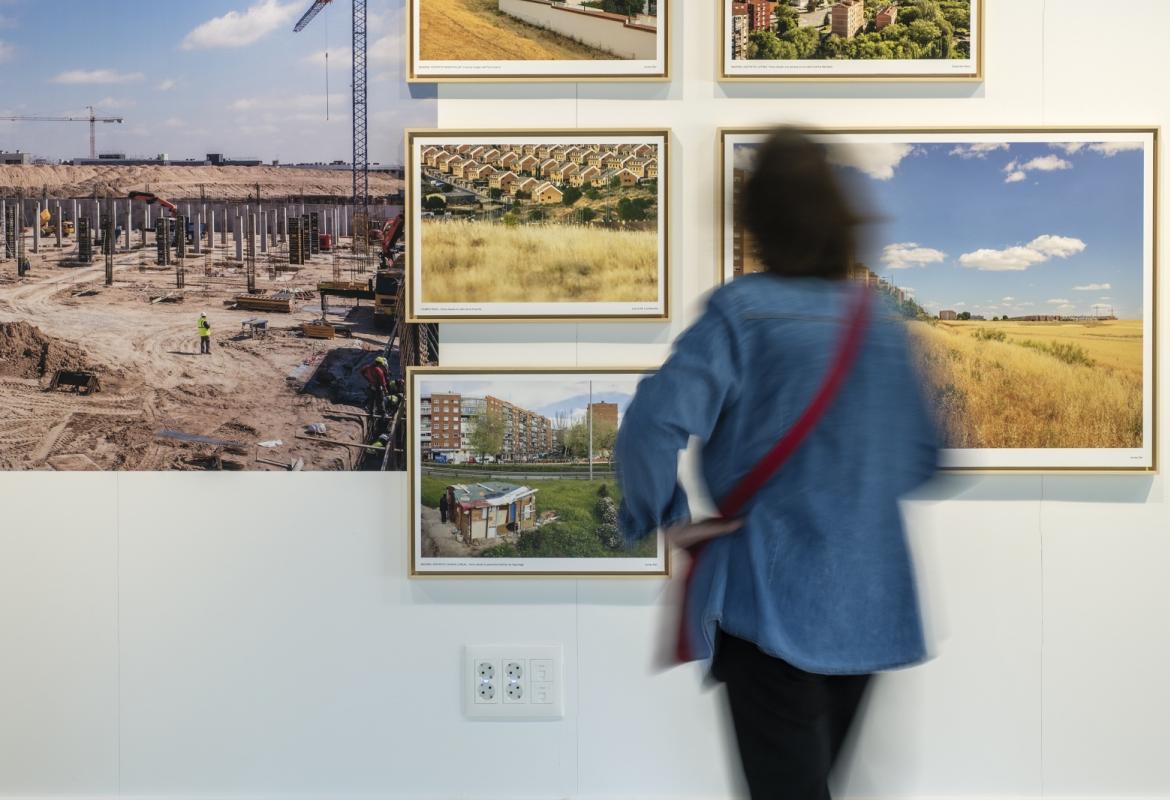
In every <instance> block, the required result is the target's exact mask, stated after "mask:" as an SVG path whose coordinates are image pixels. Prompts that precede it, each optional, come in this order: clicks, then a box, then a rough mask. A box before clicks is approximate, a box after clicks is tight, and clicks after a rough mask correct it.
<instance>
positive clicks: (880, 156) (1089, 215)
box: [749, 142, 1143, 319]
mask: <svg viewBox="0 0 1170 800" xmlns="http://www.w3.org/2000/svg"><path fill="white" fill-rule="evenodd" d="M749 147H750V146H749ZM1137 147H1138V143H1136V142H1134V143H1132V144H1131V143H1120V144H1118V143H1109V144H1093V143H1052V144H1049V143H1023V144H1021V143H1011V144H1007V143H980V144H974V145H973V144H970V143H966V144H953V143H952V144H914V145H909V144H899V143H881V144H862V145H855V146H851V147H849V148H847V149H845V148H842V149H834V150H833V151H832V152H833V155H832V159H833V160H834V162H835V163H836V164H837V165H838V166H840V167H841V168H842V169H843V174H844V176H845V177H846V179H847V180H848V181H850V182H851V183H852V184H854V185H859V186H860V188H862V189H863V190H864V191H865V192H866V193H867V194H868V197H869V202H870V203H872V205H873V209H871V210H872V211H873V212H875V213H876V214H878V215H880V216H882V217H883V218H884V220H883V221H882V222H881V223H879V224H877V225H874V226H873V230H871V231H869V234H870V235H869V236H868V239H867V242H866V247H865V250H864V252H863V253H862V256H861V257H862V260H863V261H864V262H865V263H867V264H868V265H869V266H870V267H871V268H874V269H875V270H876V271H878V272H881V273H882V274H884V275H885V276H886V277H888V278H889V280H891V281H892V282H893V283H895V284H897V285H899V286H902V287H904V288H907V289H912V290H913V293H914V295H915V296H916V297H917V299H918V300H919V302H920V303H922V304H923V305H925V306H927V308H928V309H929V310H931V311H934V312H937V311H938V310H939V309H942V308H949V309H954V310H956V311H970V312H972V313H974V314H982V315H984V316H986V317H988V318H991V317H993V316H1002V315H1004V314H1008V315H1009V316H1025V315H1028V314H1040V313H1060V314H1089V313H1091V311H1092V306H1093V305H1094V304H1096V303H1101V304H1105V305H1111V306H1113V307H1114V309H1115V311H1116V313H1117V315H1118V316H1119V317H1122V318H1127V319H1140V318H1141V317H1142V237H1143V212H1142V204H1143V153H1142V152H1141V151H1140V149H1136V148H1137Z"/></svg>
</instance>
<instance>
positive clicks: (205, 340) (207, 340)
mask: <svg viewBox="0 0 1170 800" xmlns="http://www.w3.org/2000/svg"><path fill="white" fill-rule="evenodd" d="M199 352H200V354H203V353H210V352H211V337H210V336H200V337H199Z"/></svg>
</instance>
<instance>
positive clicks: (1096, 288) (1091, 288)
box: [1073, 283, 1113, 292]
mask: <svg viewBox="0 0 1170 800" xmlns="http://www.w3.org/2000/svg"><path fill="white" fill-rule="evenodd" d="M1112 288H1113V285H1112V284H1108V283H1086V284H1085V285H1084V286H1074V287H1073V291H1074V292H1103V291H1105V290H1107V289H1112Z"/></svg>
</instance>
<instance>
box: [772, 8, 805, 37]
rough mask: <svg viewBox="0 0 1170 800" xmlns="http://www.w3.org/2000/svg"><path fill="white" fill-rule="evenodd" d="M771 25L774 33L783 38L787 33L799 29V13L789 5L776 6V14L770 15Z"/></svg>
mask: <svg viewBox="0 0 1170 800" xmlns="http://www.w3.org/2000/svg"><path fill="white" fill-rule="evenodd" d="M772 25H773V27H774V28H775V30H776V33H778V34H780V35H781V36H783V35H784V34H785V33H787V32H788V31H790V30H795V29H796V28H799V27H800V12H798V11H797V10H796V9H795V8H793V7H792V6H790V5H780V6H776V12H775V13H774V14H773V15H772Z"/></svg>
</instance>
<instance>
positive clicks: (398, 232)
mask: <svg viewBox="0 0 1170 800" xmlns="http://www.w3.org/2000/svg"><path fill="white" fill-rule="evenodd" d="M405 226H406V217H405V216H404V215H402V214H399V215H398V216H397V217H395V218H394V219H392V220H390V221H389V222H387V223H386V227H384V228H382V253H383V254H384V255H387V256H388V255H390V251H391V250H392V249H394V245H396V244H398V240H399V239H401V238H402V232H403V229H404V228H405Z"/></svg>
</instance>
